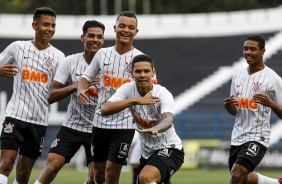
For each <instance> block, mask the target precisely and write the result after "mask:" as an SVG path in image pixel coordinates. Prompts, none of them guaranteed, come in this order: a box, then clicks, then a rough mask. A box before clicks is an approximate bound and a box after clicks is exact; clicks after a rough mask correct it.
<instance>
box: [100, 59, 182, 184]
mask: <svg viewBox="0 0 282 184" xmlns="http://www.w3.org/2000/svg"><path fill="white" fill-rule="evenodd" d="M154 75H155V71H154V64H153V60H152V59H151V58H150V57H149V56H147V55H143V54H142V55H138V56H135V57H134V59H133V61H132V77H133V78H134V81H133V82H130V83H126V84H124V85H122V86H121V87H120V88H119V89H118V90H117V91H116V93H115V94H114V95H113V96H112V97H111V98H110V99H109V100H108V101H107V102H106V103H105V104H104V105H103V106H102V109H101V114H102V115H104V116H109V115H112V114H116V113H119V112H121V111H123V110H125V109H129V110H130V112H131V114H132V116H133V117H134V120H135V122H136V126H137V131H138V132H139V135H140V139H141V144H142V156H141V159H140V167H139V168H140V174H139V177H138V179H137V181H138V183H141V184H156V183H162V182H164V181H168V180H169V179H170V177H171V175H172V174H174V173H175V172H176V171H177V170H178V169H179V168H180V166H181V165H182V163H183V161H184V151H183V146H182V142H181V140H180V138H179V137H178V135H177V134H176V132H175V129H174V126H173V112H174V99H173V97H172V95H171V93H170V92H169V91H168V90H167V89H166V88H164V87H162V86H161V85H155V84H153V83H152V78H153V77H154Z"/></svg>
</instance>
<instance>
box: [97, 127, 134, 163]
mask: <svg viewBox="0 0 282 184" xmlns="http://www.w3.org/2000/svg"><path fill="white" fill-rule="evenodd" d="M134 133H135V130H134V129H101V128H97V127H93V129H92V134H93V136H92V145H93V154H94V155H93V156H94V162H106V161H107V160H111V161H113V162H117V163H120V164H121V165H126V164H127V157H128V151H129V148H130V145H131V143H132V139H133V136H134Z"/></svg>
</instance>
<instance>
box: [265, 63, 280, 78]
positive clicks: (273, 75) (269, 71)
mask: <svg viewBox="0 0 282 184" xmlns="http://www.w3.org/2000/svg"><path fill="white" fill-rule="evenodd" d="M264 71H265V73H266V74H267V75H268V77H271V78H273V79H275V80H278V81H281V80H282V79H281V77H280V76H279V75H278V74H277V73H276V72H275V71H274V70H273V69H271V68H269V67H268V66H265V68H264Z"/></svg>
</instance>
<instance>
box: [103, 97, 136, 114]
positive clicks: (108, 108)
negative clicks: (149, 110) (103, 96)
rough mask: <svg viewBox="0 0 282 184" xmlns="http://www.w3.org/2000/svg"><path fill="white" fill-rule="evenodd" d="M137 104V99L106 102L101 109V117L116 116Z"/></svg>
mask: <svg viewBox="0 0 282 184" xmlns="http://www.w3.org/2000/svg"><path fill="white" fill-rule="evenodd" d="M135 104H137V98H132V99H126V100H121V101H116V102H111V101H107V102H106V103H105V104H104V105H102V108H101V114H102V116H109V115H112V114H116V113H118V112H120V111H122V110H124V109H126V108H128V107H131V106H132V105H135Z"/></svg>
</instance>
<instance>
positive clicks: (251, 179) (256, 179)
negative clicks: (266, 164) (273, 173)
mask: <svg viewBox="0 0 282 184" xmlns="http://www.w3.org/2000/svg"><path fill="white" fill-rule="evenodd" d="M281 183H282V182H281ZM281 183H279V180H278V179H276V178H269V177H267V176H264V175H261V174H259V173H256V172H250V173H249V175H248V184H281Z"/></svg>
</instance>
